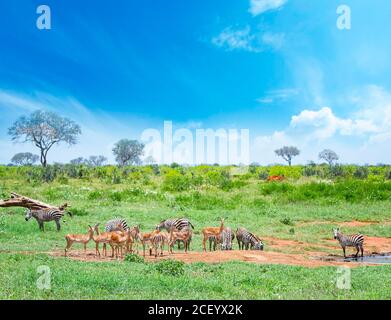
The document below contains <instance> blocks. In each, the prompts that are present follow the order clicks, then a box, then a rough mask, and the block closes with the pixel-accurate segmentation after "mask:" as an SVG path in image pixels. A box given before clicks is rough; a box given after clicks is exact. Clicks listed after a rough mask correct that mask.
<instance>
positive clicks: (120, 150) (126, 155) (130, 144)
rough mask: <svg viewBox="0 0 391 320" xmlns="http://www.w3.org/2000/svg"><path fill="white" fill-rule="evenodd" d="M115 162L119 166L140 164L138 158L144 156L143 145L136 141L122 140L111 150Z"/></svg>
mask: <svg viewBox="0 0 391 320" xmlns="http://www.w3.org/2000/svg"><path fill="white" fill-rule="evenodd" d="M113 154H114V155H115V161H117V162H118V165H120V166H126V165H131V164H136V165H137V164H140V163H141V159H140V157H141V156H142V155H143V154H144V144H142V143H141V142H138V141H137V140H128V139H122V140H120V141H118V142H117V143H116V144H115V145H114V148H113Z"/></svg>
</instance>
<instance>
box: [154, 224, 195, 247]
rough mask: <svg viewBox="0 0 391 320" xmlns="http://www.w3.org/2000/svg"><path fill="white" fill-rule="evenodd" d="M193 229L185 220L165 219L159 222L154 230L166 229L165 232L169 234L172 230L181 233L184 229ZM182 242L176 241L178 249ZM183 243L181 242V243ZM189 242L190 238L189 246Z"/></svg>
mask: <svg viewBox="0 0 391 320" xmlns="http://www.w3.org/2000/svg"><path fill="white" fill-rule="evenodd" d="M190 227H191V228H192V229H194V226H193V224H192V223H191V222H190V220H189V219H187V218H178V219H166V220H162V221H160V223H159V224H158V225H157V226H156V230H161V229H166V230H167V232H170V231H171V229H172V228H175V229H176V230H179V231H181V230H182V229H184V228H189V229H190ZM181 241H182V240H179V239H178V240H177V242H178V249H180V242H181ZM182 242H183V241H182ZM190 242H191V236H190V238H189V244H188V245H189V246H190Z"/></svg>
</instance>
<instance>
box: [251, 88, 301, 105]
mask: <svg viewBox="0 0 391 320" xmlns="http://www.w3.org/2000/svg"><path fill="white" fill-rule="evenodd" d="M298 94H299V90H298V89H293V88H285V89H277V90H271V91H269V92H267V94H266V95H265V96H264V97H262V98H258V99H256V101H258V102H259V103H273V102H275V101H285V100H288V99H289V98H291V97H293V96H296V95H298Z"/></svg>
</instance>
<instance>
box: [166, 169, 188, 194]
mask: <svg viewBox="0 0 391 320" xmlns="http://www.w3.org/2000/svg"><path fill="white" fill-rule="evenodd" d="M189 188H190V180H189V178H188V177H187V176H184V175H182V174H180V173H179V172H178V171H176V170H171V171H170V172H168V173H167V174H166V175H165V176H164V181H163V185H162V189H163V190H165V191H185V190H188V189H189Z"/></svg>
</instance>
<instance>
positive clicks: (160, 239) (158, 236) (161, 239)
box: [150, 230, 168, 258]
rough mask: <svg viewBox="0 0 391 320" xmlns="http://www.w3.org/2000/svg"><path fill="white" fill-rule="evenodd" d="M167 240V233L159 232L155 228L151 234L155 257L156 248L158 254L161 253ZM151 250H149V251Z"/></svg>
mask: <svg viewBox="0 0 391 320" xmlns="http://www.w3.org/2000/svg"><path fill="white" fill-rule="evenodd" d="M167 242H168V233H167V232H160V231H159V230H157V232H156V233H155V234H153V235H152V236H151V244H152V247H153V249H154V250H155V258H157V250H158V249H160V255H161V256H162V255H163V249H164V244H165V243H167ZM150 252H151V251H150Z"/></svg>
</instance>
